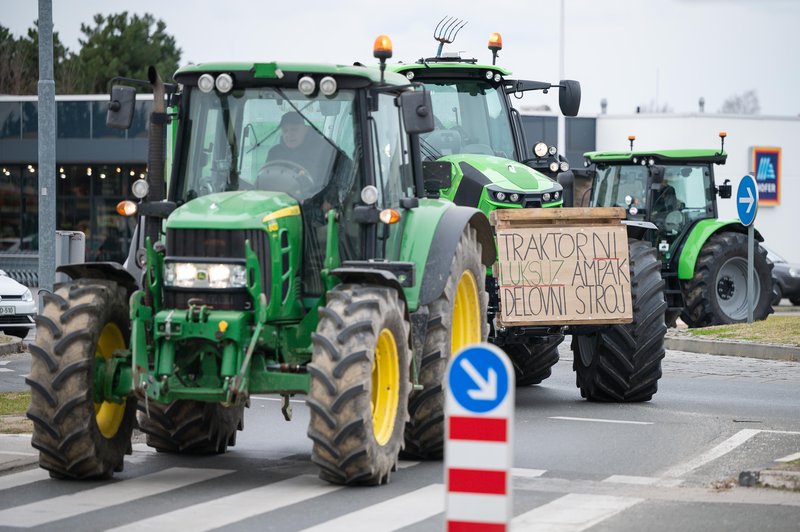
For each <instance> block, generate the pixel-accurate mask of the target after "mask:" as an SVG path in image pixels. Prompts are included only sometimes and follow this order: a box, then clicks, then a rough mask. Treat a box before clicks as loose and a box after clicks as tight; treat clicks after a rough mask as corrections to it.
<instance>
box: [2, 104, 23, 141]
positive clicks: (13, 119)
mask: <svg viewBox="0 0 800 532" xmlns="http://www.w3.org/2000/svg"><path fill="white" fill-rule="evenodd" d="M21 132H22V117H21V115H20V103H19V102H0V139H18V138H20V136H21Z"/></svg>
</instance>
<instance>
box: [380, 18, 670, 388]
mask: <svg viewBox="0 0 800 532" xmlns="http://www.w3.org/2000/svg"><path fill="white" fill-rule="evenodd" d="M442 27H444V28H445V29H444V30H442ZM447 27H449V26H448V22H447V21H443V22H442V23H440V27H438V28H437V31H436V32H435V37H436V39H437V40H438V41H439V43H440V46H439V51H438V52H437V54H436V56H435V57H430V58H424V59H420V60H418V61H416V62H415V63H405V64H396V65H391V66H390V67H389V68H391V70H393V71H394V72H397V73H400V74H403V75H404V76H406V78H407V79H408V80H410V81H414V82H419V83H421V84H422V85H423V86H424V87H425V89H426V90H427V91H428V92H430V93H431V100H432V104H433V114H434V118H435V125H436V127H435V129H434V131H433V132H431V133H429V134H424V135H421V136H420V149H421V150H422V153H421V156H422V157H423V159H424V160H425V161H426V162H425V163H424V164H426V165H428V167H431V168H434V167H436V168H438V170H437V171H436V172H431V174H436V175H438V176H439V178H440V182H439V185H440V186H439V188H440V193H441V195H442V197H445V198H448V199H451V200H453V201H454V202H455V203H456V204H458V205H463V206H469V207H477V208H478V209H480V210H482V211H483V212H485V213H486V214H487V215H489V214H490V213H491V212H492V211H494V210H497V209H532V208H533V209H539V208H552V207H562V205H563V189H562V186H561V185H560V184H559V183H558V182H556V181H555V180H554V179H553V177H555V176H556V175H557V174H558V173H559V172H562V171H566V170H567V169H568V164H567V162H566V161H565V160H564V159H563V157H560V156H558V154H557V153H556V151H555V149H554V148H551V147H549V146H547V145H546V144H545V143H543V142H537V143H536V144H535V145H534V146H533V148H532V150H531V148H530V147H526V146H525V141H524V137H523V130H522V127H521V124H520V120H519V114H518V113H517V111H516V110H515V109H514V108H513V107H512V105H511V99H510V96H512V95H517V96H519V95H521V94H522V93H524V92H527V91H544V92H547V91H549V90H551V89H553V88H558V89H559V104H560V108H561V111H562V112H563V113H564V114H565V115H568V116H574V115H576V114H577V112H578V108H579V105H580V84H579V83H578V82H576V81H571V80H565V81H562V82H561V83H559V84H558V85H553V84H550V83H546V82H540V81H529V80H521V79H514V78H512V77H511V73H510V72H509V71H508V70H506V69H504V68H501V67H499V66H496V65H495V64H494V61H493V64H491V65H489V64H480V63H478V61H477V60H476V59H469V58H462V57H461V56H460V55H459V54H448V53H446V52H445V53H443V52H442V47H443V45H444V44H446V43H449V42H452V40H453V39H454V37H455V33H457V32H456V31H448V30H447V29H446V28H447ZM452 27H456V28H457V27H458V26H457V25H456V26H452ZM501 45H502V40H501V38H500V36H499V34H493V35H492V38H491V39H490V41H489V49H490V50H492V52H493V53H494V55H495V56H496V54H497V51H499V50H500V48H501ZM529 150H531V151H529ZM550 176H552V177H550ZM627 227H628V236H629V249H630V258H631V263H630V266H631V275H632V277H631V281H632V282H631V286H632V290H633V306H634V309H633V312H634V319H633V322H632V323H629V324H625V325H620V324H610V323H609V324H602V325H592V326H586V325H574V326H566V324H555V325H552V326H546V327H544V326H540V327H527V326H526V327H522V326H515V327H501V326H497V323H496V320H495V317H496V316H497V315H498V314H499V304H500V298H499V287H498V283H497V281H496V279H495V278H494V277H493V275H492V271H491V270H489V271H487V278H486V284H487V289H488V291H489V311H488V315H489V320H490V333H489V341H491V342H493V343H494V344H496V345H498V346H500V347H502V348H503V349H504V350H505V352H506V353H507V354H508V356H509V358H510V359H511V361H512V363H513V365H514V368H515V373H516V383H517V385H518V386H528V385H533V384H538V383H540V382H542V381H543V380H544V379H546V378H547V377H549V376H550V374H551V368H552V366H553V365H554V364H556V363H557V362H558V359H559V355H558V346H559V344H561V343H562V342H563V340H564V336H565V334H571V335H572V350H573V353H574V363H573V367H574V369H575V372H576V377H577V386H578V387H579V388H580V391H581V395H582V396H583V397H585V398H586V399H589V400H593V401H610V402H633V401H647V400H650V399H651V398H652V396H653V394H655V393H656V390H657V383H658V380H659V379H660V377H661V359H662V358H663V357H664V335H665V333H666V327H665V324H664V311H665V309H666V304H665V302H664V295H663V280H662V279H661V277H660V275H659V264H658V259H657V257H656V253H655V250H654V249H653V247H652V246H651V244H650V243H649V242H648V241H647V240H646V239H645V238H644V235H645V232H646V230H647V228H648V227H649V228H654V226H652V225H649V224H642V223H632V224H629V225H628V226H627Z"/></svg>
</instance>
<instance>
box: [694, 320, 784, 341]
mask: <svg viewBox="0 0 800 532" xmlns="http://www.w3.org/2000/svg"><path fill="white" fill-rule="evenodd" d="M688 332H689V334H691V335H693V336H700V337H703V338H714V339H720V340H743V341H748V342H761V343H770V344H784V345H794V346H800V316H770V317H768V318H767V319H766V320H762V321H754V322H753V323H736V324H733V325H715V326H713V327H704V328H701V329H689V330H688Z"/></svg>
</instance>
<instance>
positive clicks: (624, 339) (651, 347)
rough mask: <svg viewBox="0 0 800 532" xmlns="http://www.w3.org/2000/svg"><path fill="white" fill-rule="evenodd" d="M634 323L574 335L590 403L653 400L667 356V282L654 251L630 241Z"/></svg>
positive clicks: (578, 372)
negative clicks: (662, 362)
mask: <svg viewBox="0 0 800 532" xmlns="http://www.w3.org/2000/svg"><path fill="white" fill-rule="evenodd" d="M628 256H629V260H630V271H631V300H632V301H631V302H632V305H633V321H632V322H631V323H628V324H625V325H609V326H607V327H605V328H604V329H601V330H600V331H599V332H595V333H591V334H587V335H581V334H574V335H573V336H572V351H573V354H574V361H573V368H574V369H575V373H576V379H577V386H578V388H580V390H581V396H582V397H584V398H586V399H588V400H590V401H603V402H620V403H622V402H625V403H629V402H640V401H649V400H650V399H651V398H652V397H653V395H654V394H655V393H656V390H658V380H659V379H660V378H661V359H662V358H664V335H665V334H666V332H667V326H666V324H665V323H664V315H665V312H666V309H667V303H666V301H665V300H664V280H663V279H662V278H661V263H660V261H659V260H658V258H657V257H656V252H655V249H653V247H652V246H650V245H649V244H647V243H646V242H642V241H640V240H632V239H629V240H628Z"/></svg>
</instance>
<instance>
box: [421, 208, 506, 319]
mask: <svg viewBox="0 0 800 532" xmlns="http://www.w3.org/2000/svg"><path fill="white" fill-rule="evenodd" d="M467 226H471V227H472V228H474V229H475V231H476V232H477V236H478V242H480V243H481V246H482V248H483V250H482V254H481V262H482V263H483V265H484V266H486V267H487V268H488V267H489V266H491V265H492V264H494V261H495V259H496V258H497V251H496V250H495V245H494V237H493V234H492V227H491V225H489V220H488V219H487V218H486V215H485V214H484V213H483V212H481V211H479V210H478V209H473V208H472V207H462V206H457V205H454V206H452V207H451V208H449V209H447V210H446V211H445V212H444V214H443V215H442V217H441V218H440V219H439V223H438V224H437V225H436V231H435V233H434V235H433V241H432V242H431V247H430V251H429V252H428V259H427V261H426V262H425V270H424V272H423V277H422V284H421V286H420V292H419V304H420V305H427V304H429V303H431V302H432V301H433V300H434V299H436V298H437V297H438V296H439V294H441V293H442V290H444V286H445V283H446V282H447V279H448V278H449V277H450V265H451V264H452V262H453V255H455V252H456V246H457V245H458V242H459V240H460V238H461V233H463V232H464V228H465V227H467Z"/></svg>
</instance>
